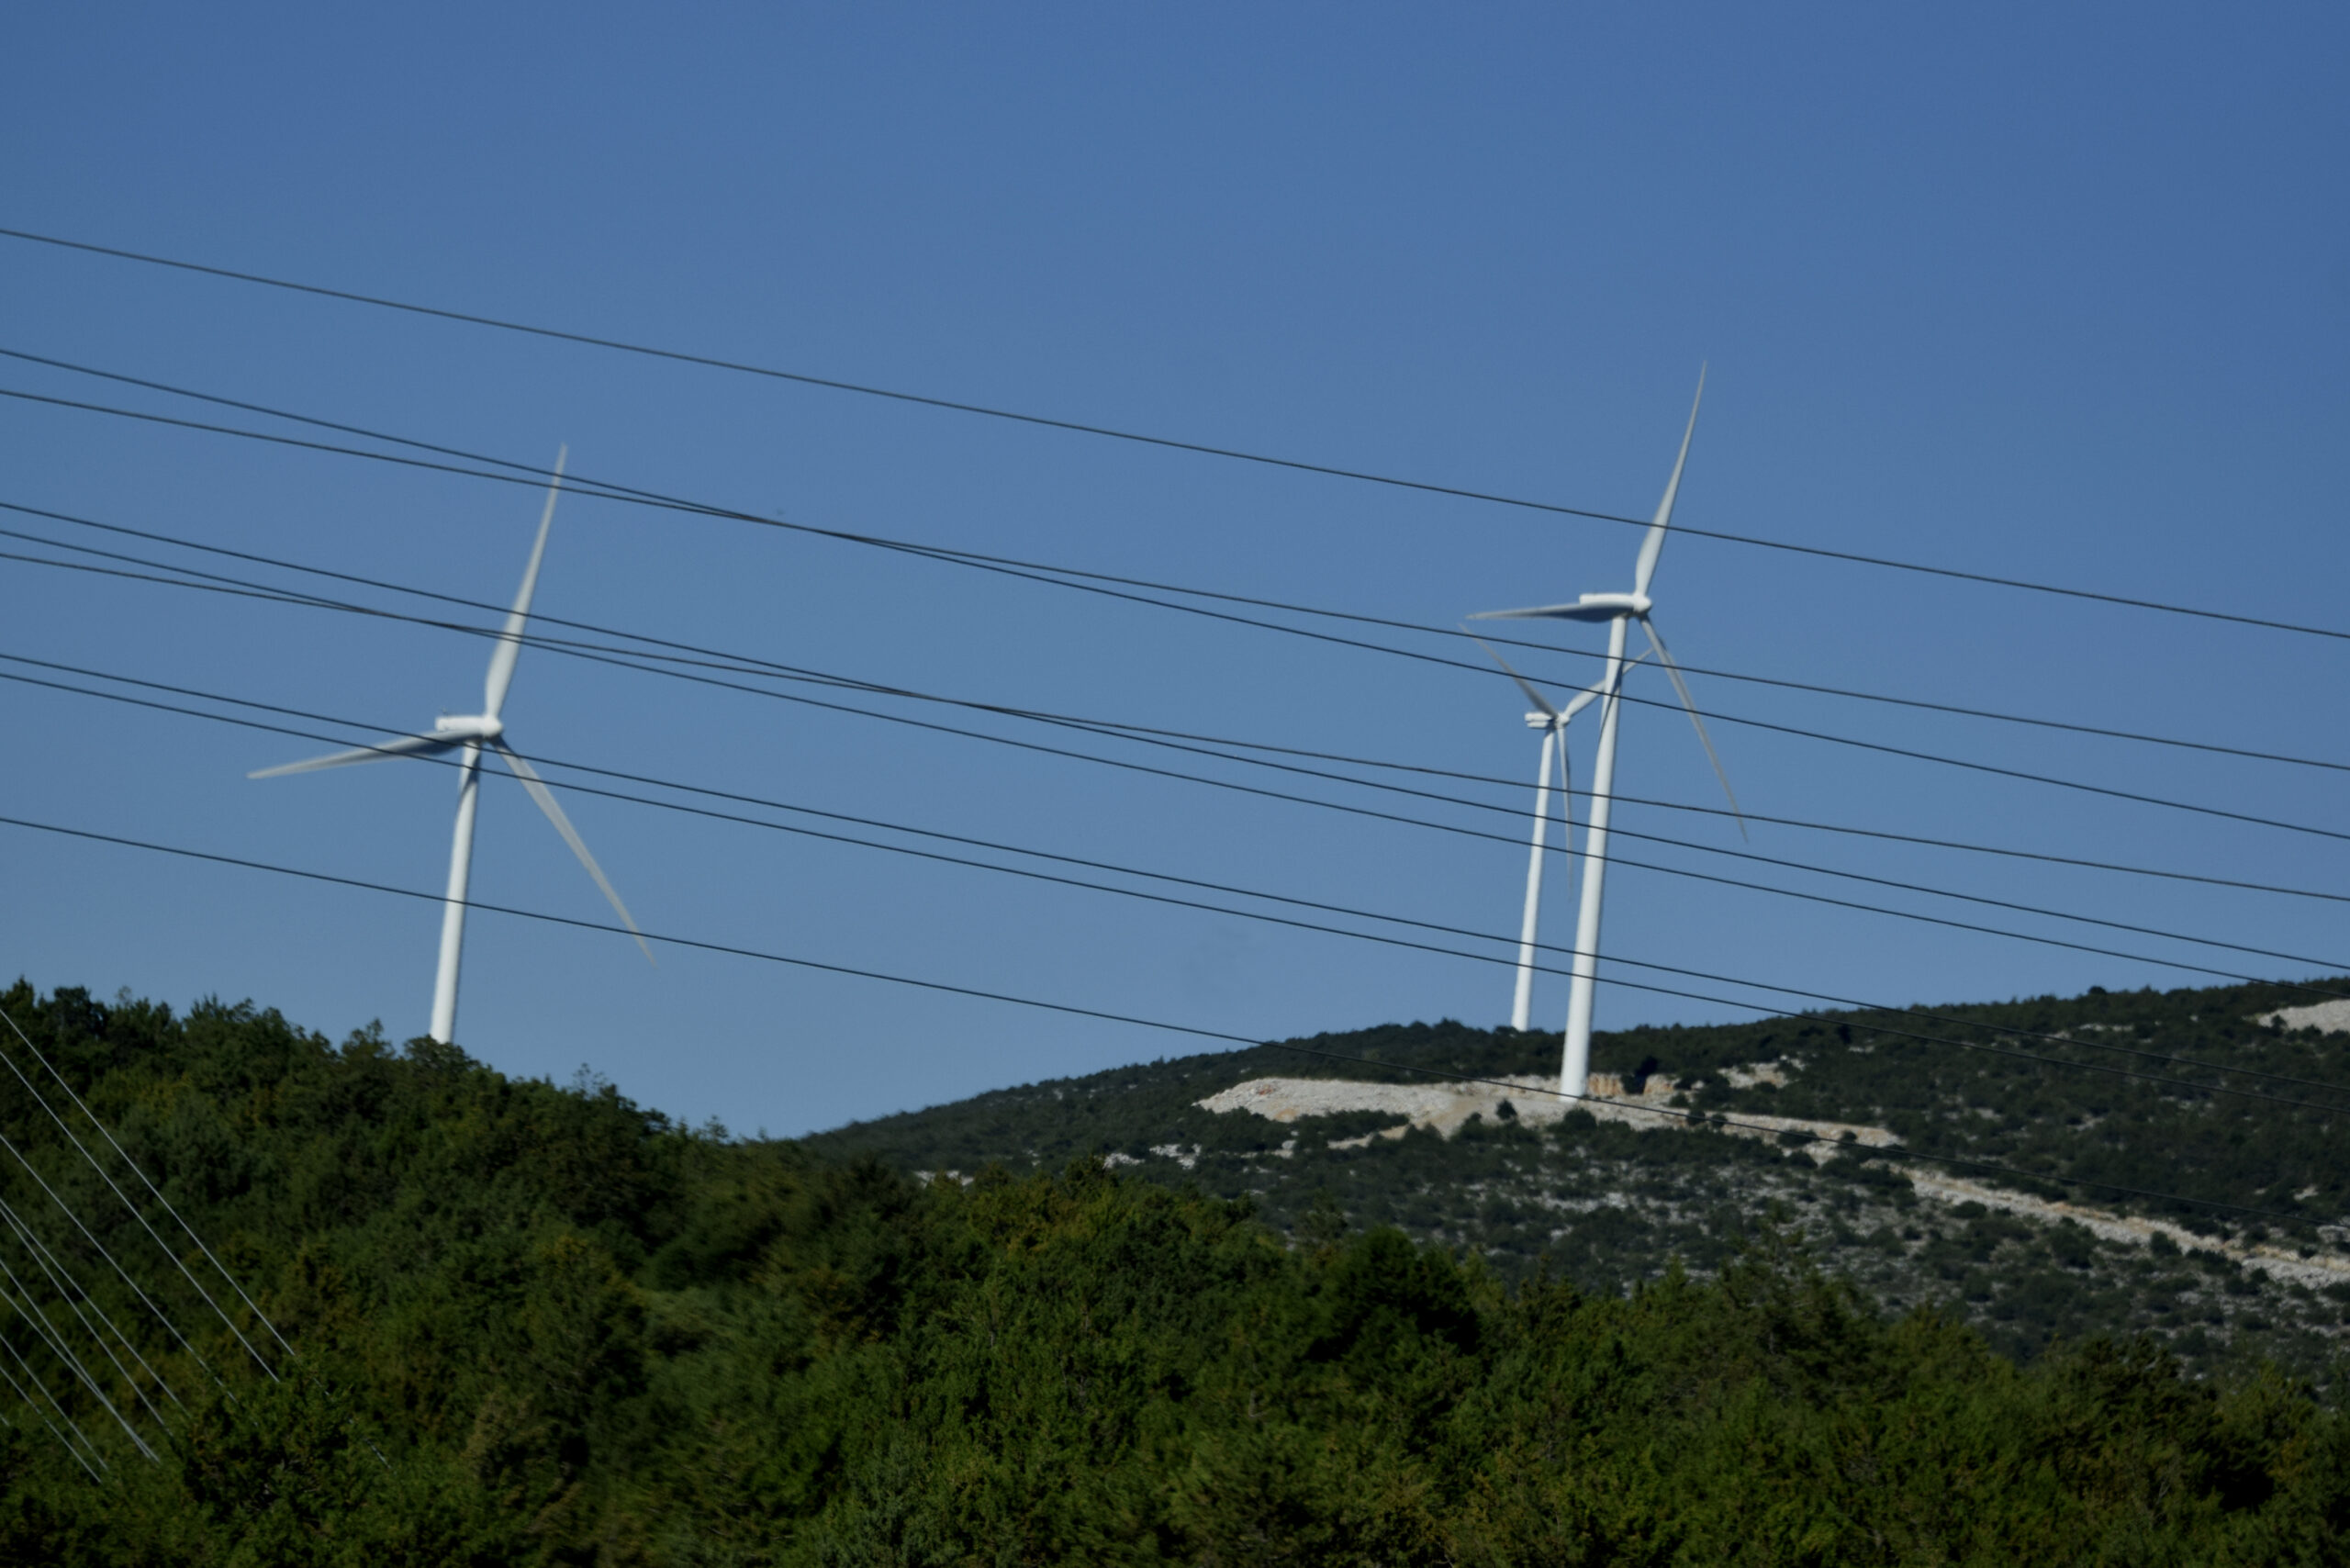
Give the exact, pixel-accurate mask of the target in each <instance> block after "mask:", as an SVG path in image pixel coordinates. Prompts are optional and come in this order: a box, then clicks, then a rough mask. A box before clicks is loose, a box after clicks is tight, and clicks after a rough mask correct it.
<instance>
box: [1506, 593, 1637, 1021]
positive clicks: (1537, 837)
mask: <svg viewBox="0 0 2350 1568" xmlns="http://www.w3.org/2000/svg"><path fill="white" fill-rule="evenodd" d="M1471 641H1472V642H1474V643H1476V644H1477V645H1478V646H1479V647H1481V648H1484V650H1485V653H1486V655H1488V656H1489V657H1491V658H1492V659H1493V661H1494V663H1495V664H1497V665H1499V666H1502V668H1503V669H1505V670H1507V671H1508V672H1509V678H1511V679H1512V680H1514V681H1516V682H1517V689H1519V690H1520V691H1523V692H1525V693H1526V700H1527V701H1528V702H1531V703H1533V704H1534V706H1535V709H1536V711H1534V712H1531V713H1528V714H1527V716H1526V727H1527V729H1529V730H1539V731H1541V732H1542V769H1541V772H1540V773H1539V775H1538V776H1537V778H1536V782H1535V785H1534V840H1533V846H1532V847H1531V849H1530V850H1529V851H1528V852H1527V860H1526V913H1525V916H1524V917H1523V918H1522V919H1521V920H1520V921H1519V923H1518V934H1517V990H1516V994H1515V995H1514V996H1513V997H1512V999H1511V1001H1510V1009H1509V1026H1510V1027H1511V1028H1513V1029H1516V1030H1520V1031H1523V1030H1525V1029H1526V1028H1527V1025H1529V1024H1531V1022H1532V1021H1533V1016H1534V947H1535V940H1534V939H1535V935H1536V932H1537V931H1538V930H1539V927H1540V925H1541V921H1542V852H1543V844H1542V840H1543V836H1544V834H1546V833H1547V832H1548V830H1549V828H1550V758H1551V755H1552V753H1554V752H1555V753H1556V754H1557V756H1558V761H1559V841H1560V847H1561V848H1562V849H1566V848H1572V846H1573V842H1574V841H1573V838H1572V834H1573V830H1574V815H1575V804H1574V778H1573V768H1572V764H1571V763H1570V762H1569V760H1568V757H1567V721H1568V720H1570V719H1572V718H1573V717H1574V716H1575V715H1576V714H1578V713H1580V712H1582V711H1583V710H1584V709H1585V708H1587V707H1589V706H1590V705H1591V703H1592V702H1593V701H1594V700H1595V699H1596V698H1597V697H1598V696H1599V693H1600V687H1599V686H1598V685H1592V686H1588V687H1585V688H1584V689H1583V690H1581V691H1579V692H1577V693H1575V695H1574V696H1573V697H1572V698H1571V699H1570V700H1568V702H1567V705H1566V707H1565V708H1563V709H1561V708H1559V707H1556V706H1554V705H1553V704H1552V703H1551V701H1550V699H1549V698H1547V697H1545V696H1543V695H1542V693H1541V692H1540V690H1539V689H1537V688H1536V687H1535V686H1534V684H1533V682H1531V681H1529V680H1527V678H1525V677H1524V676H1522V675H1520V674H1518V673H1517V669H1516V666H1514V665H1512V664H1511V663H1510V662H1509V661H1508V660H1507V659H1505V658H1504V657H1502V656H1501V655H1499V654H1497V653H1494V650H1493V649H1492V648H1491V647H1489V646H1487V645H1486V644H1485V643H1484V641H1483V639H1482V638H1472V639H1471ZM1647 656H1648V655H1645V654H1643V655H1640V657H1641V658H1646V657H1647ZM1632 662H1633V663H1634V664H1638V663H1639V659H1635V660H1633V661H1632Z"/></svg>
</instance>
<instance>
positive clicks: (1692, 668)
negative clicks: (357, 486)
mask: <svg viewBox="0 0 2350 1568" xmlns="http://www.w3.org/2000/svg"><path fill="white" fill-rule="evenodd" d="M0 356H4V357H6V358H10V359H17V360H22V361H25V362H28V363H30V364H40V365H46V366H49V367H50V368H53V369H58V370H63V371H67V372H70V373H72V374H74V375H87V376H91V377H94V378H96V379H99V380H105V381H113V382H117V383H120V384H123V385H127V386H140V387H144V388H147V389H148V390H151V391H156V392H162V393H164V394H166V395H168V396H171V397H175V398H188V399H190V400H193V401H196V402H202V403H209V404H213V405H215V406H217V407H221V408H230V409H240V410H241V411H243V412H246V413H255V414H261V415H263V416H265V417H267V418H270V419H276V420H287V421H289V422H291V423H296V424H302V425H308V426H310V427H312V428H314V429H320V430H330V431H338V432H340V433H341V434H345V435H355V436H360V437H363V438H364V439H366V440H369V441H376V442H386V443H389V444H392V445H396V446H404V447H408V448H410V449H412V450H416V451H422V452H431V453H435V454H440V455H442V456H444V457H455V458H461V459H463V460H464V461H465V462H468V463H483V464H488V465H492V466H494V467H498V468H502V469H506V470H509V472H511V473H515V474H523V475H528V476H530V477H531V480H532V483H536V482H537V481H538V480H539V479H540V478H542V477H543V476H544V470H543V469H541V468H539V467H538V466H537V465H532V464H526V463H521V462H519V461H516V460H514V459H510V458H502V457H496V456H492V455H488V454H483V453H478V452H470V451H467V450H465V449H464V448H462V447H453V446H447V445H443V444H442V443H439V442H427V441H420V440H417V439H415V438H413V437H409V436H400V435H393V434H390V433H388V432H386V431H377V430H370V429H368V428H367V427H366V426H364V425H354V424H350V423H346V422H343V421H341V420H328V419H321V418H319V417H318V416H316V415H311V414H301V413H296V412H293V411H291V410H289V409H277V408H273V407H271V406H269V405H267V404H264V403H255V402H251V401H248V400H246V399H244V398H229V397H225V396H222V395H220V394H218V393H212V392H201V391H197V390H196V389H194V388H191V387H185V386H174V385H173V384H172V383H169V382H163V381H156V380H151V379H150V378H148V377H145V376H139V375H127V374H125V373H123V372H120V371H111V370H102V369H99V368H97V367H96V366H94V365H87V364H76V363H74V362H73V361H71V360H62V359H55V358H51V357H50V356H49V355H46V354H36V353H27V352H25V351H23V350H18V349H10V348H5V347H0ZM573 482H574V483H575V484H583V485H586V486H588V487H592V492H593V493H595V494H598V495H600V496H601V497H602V498H605V499H608V500H619V499H629V500H632V501H634V502H638V503H643V504H650V505H658V506H662V507H665V508H666V507H681V508H686V509H688V510H693V511H695V512H698V513H700V514H702V515H708V516H713V517H722V518H727V519H730V520H733V521H747V522H754V523H756V524H759V525H761V526H765V527H771V528H773V527H779V528H783V529H787V530H789V531H793V532H806V533H811V534H814V535H817V536H820V537H824V538H829V539H834V540H837V541H841V542H845V543H861V544H867V545H873V546H876V547H879V548H884V549H889V550H893V551H898V552H901V553H905V554H914V555H919V556H923V557H925V558H928V559H934V560H939V561H947V562H953V563H956V564H959V565H963V566H977V567H980V568H983V569H1001V570H1005V571H1007V572H1008V573H1009V575H1012V576H1015V577H1028V578H1029V579H1030V580H1032V581H1041V582H1048V583H1051V584H1052V585H1054V586H1057V587H1061V588H1080V589H1085V590H1087V591H1093V590H1091V589H1090V588H1088V585H1089V584H1092V583H1110V584H1115V585H1117V586H1118V587H1120V588H1140V589H1147V590H1149V591H1150V592H1153V593H1173V594H1182V595H1187V596H1189V597H1192V598H1197V599H1215V600H1219V601H1222V602H1225V603H1230V604H1245V605H1248V606H1252V607H1254V608H1258V609H1263V610H1280V611H1282V612H1284V613H1287V614H1293V615H1307V616H1315V617H1318V618H1321V619H1326V620H1335V621H1345V622H1354V623H1356V624H1359V625H1367V626H1379V627H1384V628H1387V629H1390V630H1394V631H1403V632H1410V633H1417V634H1419V635H1424V636H1432V637H1443V638H1447V639H1454V640H1469V639H1471V633H1468V632H1466V631H1465V630H1463V629H1461V628H1460V627H1455V626H1437V625H1430V624H1427V623H1424V622H1411V621H1403V620H1398V619H1396V618H1393V617H1391V616H1381V615H1366V614H1361V613H1359V612H1356V611H1350V610H1330V609H1326V608H1323V607H1320V606H1315V605H1305V604H1296V603H1291V602H1287V601H1284V600H1281V599H1267V598H1262V597H1259V596H1256V595H1250V594H1238V593H1228V592H1224V591H1221V590H1218V589H1214V588H1196V587H1191V586H1188V585H1183V584H1176V583H1166V582H1158V581H1153V580H1151V579H1149V578H1144V577H1127V576H1122V575H1118V574H1115V573H1108V572H1096V571H1089V570H1086V569H1083V568H1080V567H1075V566H1061V565H1057V564H1055V563H1050V562H1039V561H1028V560H1022V559H1020V558H1018V557H1015V556H1007V555H996V554H985V553H982V552H978V551H971V550H965V549H960V548H957V547H955V546H951V545H942V544H927V543H920V542H918V541H911V540H901V539H890V538H888V537H886V536H883V535H878V534H867V533H856V532H846V531H843V530H837V529H824V528H818V527H814V526H813V525H811V524H807V523H797V522H791V521H786V520H783V519H779V518H761V517H758V516H756V515H755V514H753V513H748V512H743V511H739V510H732V509H726V508H720V507H716V506H714V505H710V504H706V503H701V502H696V501H691V500H689V499H688V498H683V497H678V496H672V495H666V494H663V493H662V492H660V491H656V490H648V489H644V488H642V487H636V486H628V485H621V484H619V483H617V482H616V481H612V480H585V481H582V480H580V479H578V478H577V476H573ZM183 543H185V542H183ZM190 548H202V546H198V545H191V546H190ZM297 569H298V568H297ZM1063 578H1075V579H1081V580H1080V581H1063V580H1061V579H1063ZM1113 597H1117V598H1131V597H1134V596H1131V595H1125V594H1116V595H1113ZM1139 602H1143V603H1147V604H1154V605H1157V606H1158V608H1160V609H1166V610H1182V611H1185V612H1187V613H1192V614H1199V613H1205V612H1203V611H1201V610H1199V609H1198V608H1197V607H1196V606H1191V605H1181V604H1168V603H1166V602H1164V601H1162V600H1157V599H1140V600H1139ZM1214 618H1215V619H1219V620H1227V621H1232V622H1237V623H1238V624H1241V625H1248V626H1255V627H1260V628H1263V629H1266V630H1270V631H1276V632H1282V633H1290V634H1292V635H1299V636H1313V635H1314V633H1307V632H1305V631H1304V629H1302V628H1297V627H1291V626H1284V625H1281V624H1280V623H1279V622H1266V621H1259V620H1257V619H1255V618H1253V617H1248V616H1232V615H1218V616H1215V617H1214ZM1483 636H1484V638H1485V640H1486V641H1488V642H1499V643H1502V644H1505V645H1508V646H1511V647H1519V648H1528V649H1532V650H1535V651H1537V652H1540V653H1546V654H1560V655H1568V656H1571V657H1580V658H1590V659H1602V658H1605V657H1606V655H1604V654H1601V653H1599V652H1597V651H1595V650H1591V649H1583V648H1569V647H1561V646H1560V645H1558V644H1553V643H1541V642H1535V641H1532V640H1530V639H1527V638H1522V637H1513V636H1509V635H1507V634H1505V633H1500V632H1498V631H1487V632H1485V633H1483ZM1324 640H1327V641H1335V642H1337V643H1338V644H1341V645H1346V646H1354V647H1361V648H1366V649H1370V650H1371V651H1376V652H1382V653H1387V654H1393V655H1402V656H1405V657H1422V658H1424V657H1427V655H1418V654H1415V653H1413V652H1411V651H1409V650H1404V649H1399V648H1394V647H1392V646H1389V645H1387V644H1367V643H1360V642H1358V641H1357V640H1355V639H1350V638H1336V639H1324ZM1433 662H1437V663H1443V664H1452V665H1455V666H1457V667H1460V668H1464V669H1470V670H1473V671H1475V672H1477V673H1479V674H1483V675H1490V674H1493V673H1494V672H1493V671H1491V670H1489V669H1487V668H1486V667H1485V666H1483V665H1478V664H1474V663H1471V662H1468V661H1461V660H1446V659H1440V658H1439V659H1436V660H1434V661H1433ZM1682 669H1683V672H1684V674H1690V675H1703V676H1707V677H1709V678H1714V679H1718V680H1730V681H1739V682H1743V683H1746V684H1750V685H1758V686H1765V687H1771V688H1774V689H1781V690H1788V691H1799V692H1804V693H1807V694H1810V695H1815V696H1826V697H1834V698H1840V699H1843V700H1852V701H1859V702H1870V703H1878V704H1884V705H1889V706H1894V707H1901V708H1910V709H1917V710H1920V711H1927V712H1933V713H1941V714H1946V715H1951V716H1954V717H1962V718H1971V719H1982V720H1987V721H1992V722H2000V723H2009V724H2020V725H2025V726H2028V727H2031V728H2035V729H2044V730H2054V731H2061V732H2065V733H2067V734H2082V735H2090V736H2096V737H2098V738H2101V739H2108V740H2122V741H2132V742H2137V743H2141V744H2143V745H2160V746H2171V747H2177V748H2179V749H2183V750H2188V751H2199V752H2205V753H2209V754H2211V755H2215V756H2234V757H2243V758H2246V759H2249V760H2255V761H2261V762H2275V763H2282V764H2286V765H2289V766H2292V767H2315V768H2322V769H2326V770H2329V771H2333V772H2350V762H2337V761H2332V760H2328V759H2324V758H2320V757H2308V756H2292V755H2289V754H2286V753H2281V752H2272V751H2261V750H2255V749H2254V748H2251V747H2248V746H2232V745H2220V744H2217V743H2215V742H2210V741H2197V740H2188V739H2186V738H2183V737H2179V736H2172V735H2154V734H2144V733H2143V732H2140V731H2135V730H2121V729H2115V728H2112V727H2110V726H2107V725H2101V724H2087V723H2081V722H2074V721H2070V720H2063V719H2047V718H2041V717H2037V716H2034V715H2031V714H2023V713H2009V712H2003V711H1998V710H1996V709H1986V708H1973V707H1967V706H1964V705H1962V704H1958V703H1952V702H1936V701H1931V700H1926V699H1922V698H1914V697H1897V696H1894V695H1891V694H1889V693H1886V692H1875V691H1861V690H1855V689H1852V688H1849V687H1837V686H1827V685H1822V684H1819V683H1817V682H1812V681H1801V680H1790V679H1786V678H1779V677H1774V676H1760V675H1751V674H1747V673H1744V672H1740V671H1735V670H1723V669H1715V668H1708V667H1707V666H1702V665H1689V664H1684V665H1683V666H1682ZM1629 700H1634V701H1641V700H1643V699H1637V698H1635V699H1629Z"/></svg>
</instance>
